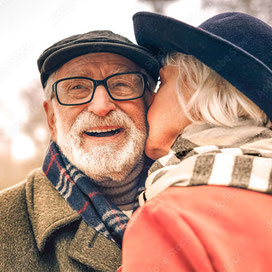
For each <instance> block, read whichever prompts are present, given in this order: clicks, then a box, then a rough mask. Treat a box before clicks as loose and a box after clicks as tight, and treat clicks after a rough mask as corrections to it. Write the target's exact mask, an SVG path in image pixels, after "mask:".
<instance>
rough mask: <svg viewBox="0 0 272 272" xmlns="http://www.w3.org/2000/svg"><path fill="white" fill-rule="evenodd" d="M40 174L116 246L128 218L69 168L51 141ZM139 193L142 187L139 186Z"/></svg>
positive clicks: (90, 183) (82, 175)
mask: <svg viewBox="0 0 272 272" xmlns="http://www.w3.org/2000/svg"><path fill="white" fill-rule="evenodd" d="M43 171H44V173H45V175H46V176H47V178H48V179H49V180H50V181H51V183H52V184H53V185H54V186H55V188H56V189H57V191H58V192H59V193H60V194H61V196H62V197H63V198H64V199H65V200H66V201H67V202H68V203H69V205H70V206H71V207H72V209H74V210H76V211H77V212H78V213H79V214H80V215H81V217H82V219H83V220H84V221H85V222H86V224H87V225H89V226H92V227H93V228H95V230H96V231H97V232H99V233H101V234H103V235H104V236H106V237H107V238H108V239H111V240H112V241H114V242H115V243H117V245H118V246H119V247H121V244H122V238H123V234H124V230H125V228H126V226H127V223H128V217H127V216H126V215H125V214H124V213H123V212H122V211H121V210H120V209H119V208H118V207H117V206H116V205H115V204H114V203H111V202H110V201H108V200H107V199H106V198H105V197H104V196H103V195H102V194H101V193H100V192H99V189H98V188H97V186H96V185H95V184H94V182H93V180H92V179H91V178H89V177H88V176H86V175H85V174H84V173H83V172H81V171H80V170H79V169H77V168H76V167H75V166H74V165H72V164H71V163H70V162H69V161H68V160H67V158H66V157H65V156H64V155H63V154H62V153H61V152H60V150H59V148H58V146H57V144H56V143H55V142H51V144H50V146H49V149H48V152H47V155H46V157H45V160H44V163H43ZM138 190H139V193H140V190H141V191H142V190H143V187H141V186H140V185H139V189H138Z"/></svg>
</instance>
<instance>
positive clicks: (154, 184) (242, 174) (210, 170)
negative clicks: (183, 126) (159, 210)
mask: <svg viewBox="0 0 272 272" xmlns="http://www.w3.org/2000/svg"><path fill="white" fill-rule="evenodd" d="M194 126H196V125H194ZM204 127H205V126H204ZM192 130H195V127H194V128H193V129H191V131H192ZM196 130H197V129H196ZM235 135H236V136H235ZM185 137H186V138H185ZM207 138H209V139H208V140H207ZM192 139H193V140H194V142H192ZM196 142H197V143H204V144H206V145H200V146H199V145H197V144H196ZM213 142H214V143H216V144H217V145H214V144H212V143H213ZM219 143H221V145H218V144H219ZM229 143H231V146H228V144H229ZM196 185H220V186H229V187H236V188H241V189H246V190H253V191H257V192H262V193H266V194H272V131H271V130H270V129H267V128H264V127H262V128H260V127H252V126H250V127H248V126H244V127H243V126H242V127H239V128H237V127H236V128H208V129H207V127H205V130H198V131H197V133H195V134H194V133H191V134H190V133H187V134H186V133H185V135H181V136H179V137H178V139H177V140H176V142H175V143H174V145H173V147H172V150H171V151H170V153H169V154H168V155H167V156H164V157H162V158H160V159H159V160H157V161H156V162H155V163H154V164H153V165H152V167H151V168H150V170H149V177H148V179H147V181H146V190H145V192H143V193H142V194H141V195H140V196H139V203H140V205H141V206H142V205H143V204H144V202H145V201H146V200H149V199H151V198H153V197H154V196H156V195H157V194H159V193H160V192H162V191H163V190H165V189H166V188H167V187H170V186H196Z"/></svg>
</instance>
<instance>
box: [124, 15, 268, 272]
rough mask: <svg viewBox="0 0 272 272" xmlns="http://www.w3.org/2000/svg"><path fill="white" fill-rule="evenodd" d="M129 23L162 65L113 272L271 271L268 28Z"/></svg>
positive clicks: (215, 20) (243, 22)
mask: <svg viewBox="0 0 272 272" xmlns="http://www.w3.org/2000/svg"><path fill="white" fill-rule="evenodd" d="M134 26H135V33H136V38H137V41H138V43H139V44H141V45H143V46H146V47H148V48H149V49H151V50H152V51H153V52H154V53H155V54H157V56H158V57H160V58H161V63H162V68H161V70H160V80H161V83H160V86H159V89H158V92H157V94H156V95H155V97H154V100H153V103H152V105H151V107H150V109H149V111H148V123H149V125H150V133H149V136H148V139H147V144H146V154H147V155H148V156H150V157H151V158H153V159H156V161H155V163H154V164H153V166H152V167H151V169H150V173H149V177H148V179H147V182H146V190H145V191H144V192H143V194H142V195H141V196H140V198H139V202H140V205H141V206H142V207H141V208H139V209H138V210H137V211H136V212H135V213H134V216H133V217H132V219H131V221H130V222H129V224H128V228H127V230H126V232H125V236H124V240H123V266H122V271H123V272H126V271H128V272H134V271H135V272H136V271H137V272H138V271H171V272H173V271H201V272H204V271H205V272H208V271H237V272H238V271H239V272H241V271H271V265H272V250H271V249H272V239H271V237H272V212H271V207H272V197H271V192H272V131H271V122H270V120H271V119H272V88H271V87H272V84H271V83H272V70H271V68H272V50H271V49H272V28H271V27H270V26H268V25H266V24H265V23H263V22H262V21H260V20H258V19H256V18H254V17H251V16H249V15H246V14H242V13H223V14H219V15H217V16H214V17H212V18H210V19H209V20H207V21H205V22H204V23H203V24H201V25H200V26H199V27H198V28H195V27H192V26H190V25H187V24H185V23H183V22H180V21H177V20H174V19H172V18H169V17H166V16H162V15H158V14H153V13H147V12H140V13H137V14H136V15H135V16H134ZM165 53H166V54H165ZM120 271H121V269H120Z"/></svg>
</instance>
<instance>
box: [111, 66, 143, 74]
mask: <svg viewBox="0 0 272 272" xmlns="http://www.w3.org/2000/svg"><path fill="white" fill-rule="evenodd" d="M127 72H138V69H136V68H129V67H127V66H119V67H117V68H116V69H114V70H113V71H112V74H118V73H127Z"/></svg>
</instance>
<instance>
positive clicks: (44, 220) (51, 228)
mask: <svg viewBox="0 0 272 272" xmlns="http://www.w3.org/2000/svg"><path fill="white" fill-rule="evenodd" d="M26 195H27V197H26V198H27V206H28V213H29V216H30V221H31V224H32V227H33V231H34V236H35V239H36V243H37V246H38V249H39V251H40V252H43V250H44V248H45V246H46V242H47V241H48V240H49V238H50V237H51V236H52V235H53V234H54V233H55V232H56V231H57V230H60V229H61V228H63V227H65V226H67V225H69V224H71V223H73V222H75V221H81V222H80V224H79V227H78V229H77V230H75V236H74V237H73V238H72V240H71V243H70V245H69V246H68V252H67V254H68V256H69V257H70V258H72V259H74V260H76V261H78V262H80V263H82V264H85V265H87V266H89V267H92V268H93V269H95V270H97V271H109V272H110V271H115V270H117V268H118V267H119V266H120V265H121V250H120V248H119V247H118V246H117V245H116V244H115V243H114V242H112V241H111V240H109V239H107V238H106V237H105V236H104V235H102V234H100V233H98V232H97V231H96V230H94V229H93V228H92V227H90V226H87V224H86V223H85V222H84V221H83V220H81V216H80V215H79V214H78V213H77V212H76V211H74V210H73V209H72V208H71V207H70V206H69V204H68V203H67V202H66V201H65V200H64V199H63V198H62V197H61V196H60V194H59V193H58V192H57V191H56V189H55V188H54V187H53V186H52V184H51V183H50V182H49V181H48V179H47V178H46V177H45V175H44V173H43V172H42V171H41V170H40V171H36V172H35V174H33V176H30V177H29V179H28V181H27V185H26Z"/></svg>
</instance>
